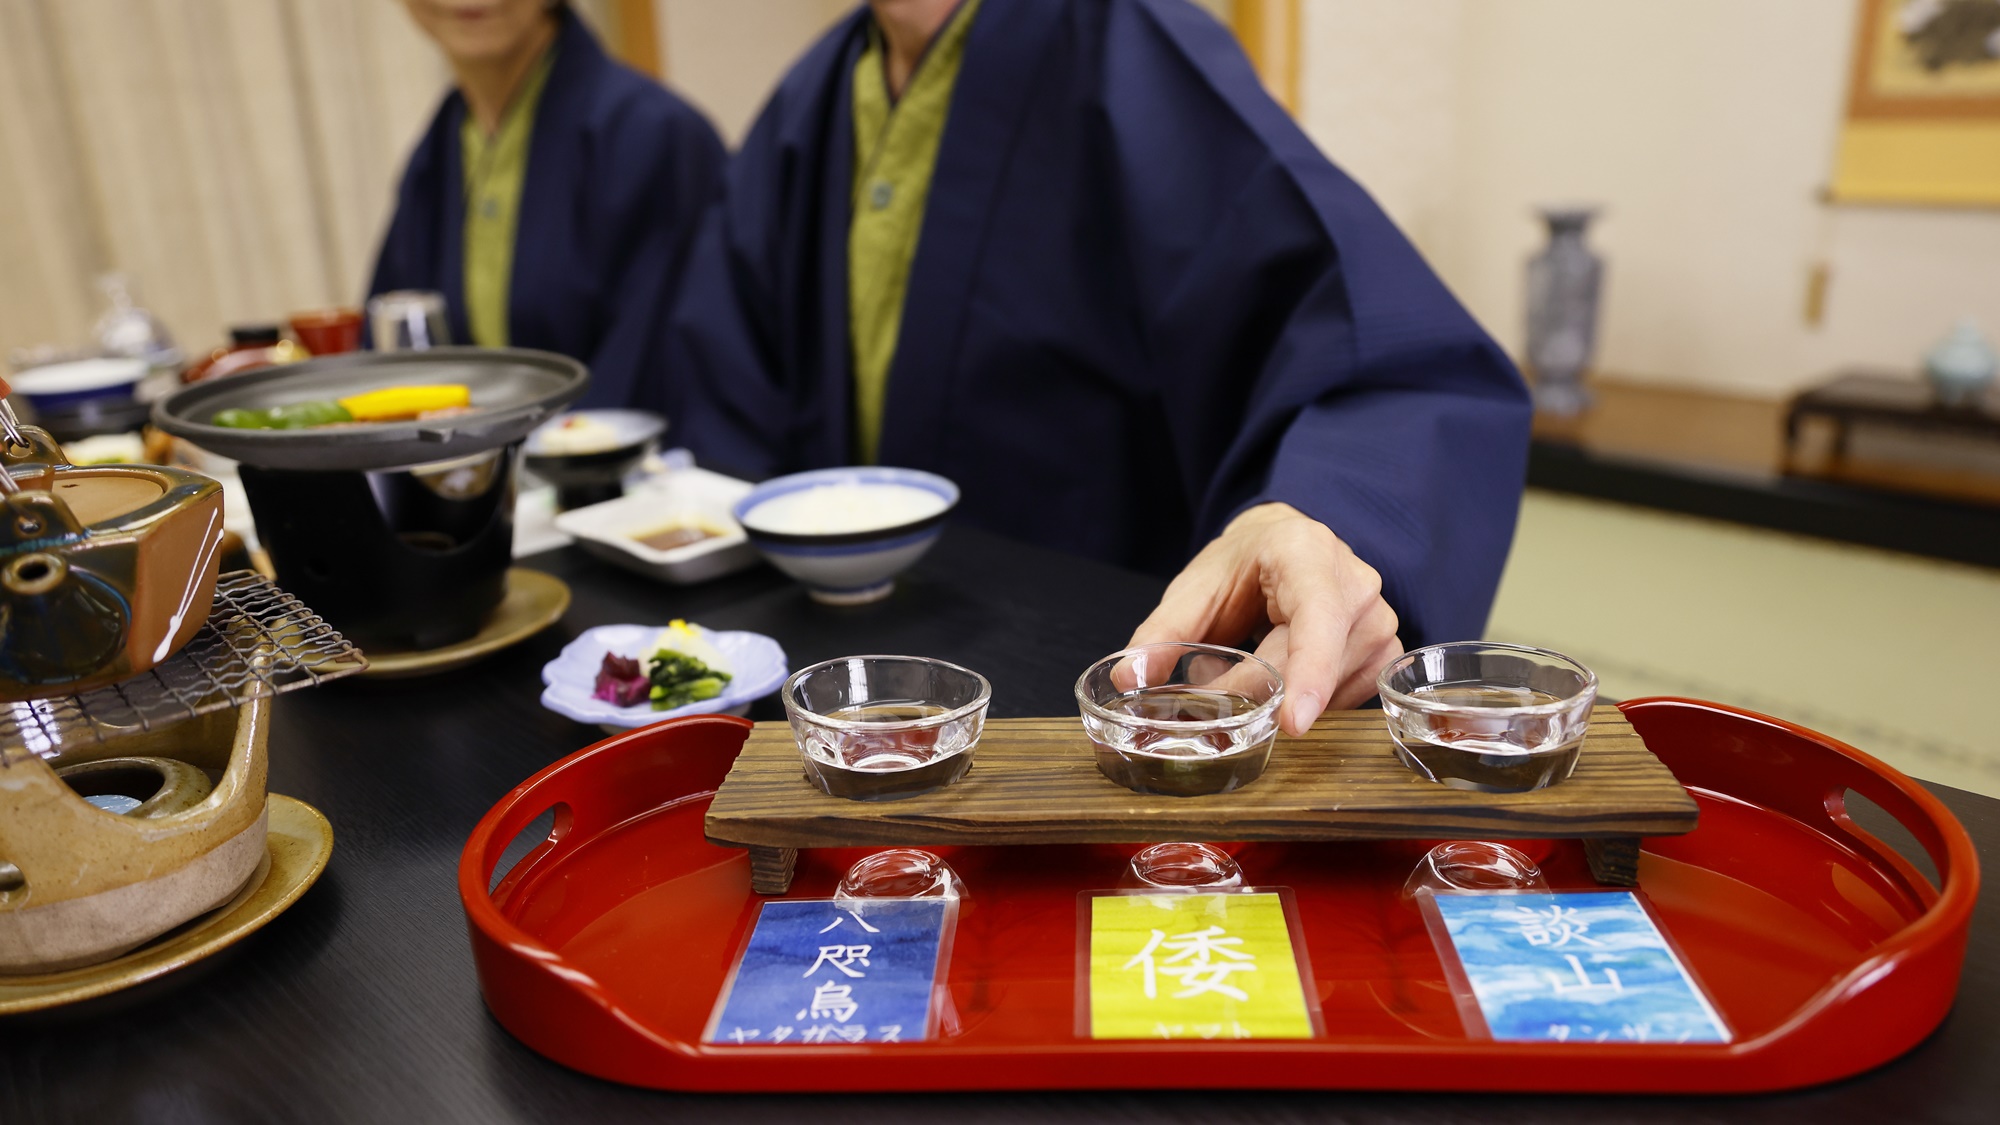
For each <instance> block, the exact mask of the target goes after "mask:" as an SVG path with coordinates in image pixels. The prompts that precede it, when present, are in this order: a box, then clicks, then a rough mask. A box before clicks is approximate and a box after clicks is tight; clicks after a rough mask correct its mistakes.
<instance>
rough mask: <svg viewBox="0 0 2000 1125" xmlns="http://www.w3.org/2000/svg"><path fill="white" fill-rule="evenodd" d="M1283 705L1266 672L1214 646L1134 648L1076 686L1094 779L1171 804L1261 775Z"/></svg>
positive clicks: (1271, 672)
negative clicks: (1170, 799) (1093, 756)
mask: <svg viewBox="0 0 2000 1125" xmlns="http://www.w3.org/2000/svg"><path fill="white" fill-rule="evenodd" d="M1284 698H1285V681H1284V678H1283V677H1281V676H1279V675H1278V670H1277V669H1276V668H1273V667H1271V666H1270V665H1269V664H1266V663H1265V662H1264V661H1262V660H1260V659H1258V658H1257V657H1255V656H1252V655H1250V654H1249V653H1247V652H1242V651H1240V650H1238V649H1233V648H1224V647H1222V646H1221V645H1204V644H1190V643H1178V642H1170V643H1166V644H1151V645H1140V646H1139V647H1137V648H1128V649H1126V650H1124V651H1123V652H1114V653H1112V654H1111V655H1110V656H1107V657H1105V658H1104V659H1102V660H1100V661H1098V662H1097V663H1095V664H1092V665H1091V666H1090V667H1089V668H1087V669H1085V670H1084V673H1083V675H1082V676H1080V677H1078V678H1077V681H1076V701H1077V705H1078V707H1080V708H1081V709H1082V711H1083V729H1084V733H1085V734H1087V735H1089V736H1090V741H1091V743H1092V744H1093V745H1095V746H1096V747H1097V768H1098V770H1099V771H1100V772H1102V773H1103V774H1104V776H1106V777H1108V778H1110V779H1111V780H1113V781H1115V782H1117V783H1118V784H1120V785H1123V786H1124V787H1125V788H1127V789H1130V790H1133V791H1134V792H1138V793H1162V794H1166V795H1169V796H1175V797H1192V796H1197V795H1199V794H1203V793H1227V792H1229V791H1230V790H1233V789H1240V788H1242V787H1243V786H1245V785H1248V784H1250V783H1251V782H1253V781H1255V780H1257V778H1258V777H1260V776H1262V775H1263V773H1264V767H1265V766H1267V765H1269V764H1270V762H1271V743H1272V742H1273V741H1274V740H1275V739H1276V738H1277V735H1278V705H1279V704H1280V703H1282V702H1283V701H1284Z"/></svg>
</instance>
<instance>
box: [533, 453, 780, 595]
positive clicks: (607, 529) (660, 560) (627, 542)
mask: <svg viewBox="0 0 2000 1125" xmlns="http://www.w3.org/2000/svg"><path fill="white" fill-rule="evenodd" d="M750 489H751V485H750V483H749V482H748V481H740V480H737V479H736V478H735V477H730V476H724V475H722V474H721V473H711V472H709V471H708V470H706V469H698V468H693V467H688V468H684V469H674V470H671V471H669V472H668V473H666V474H665V475H663V476H661V477H658V478H655V479H653V480H649V481H647V482H646V483H644V484H639V485H632V486H630V487H628V488H627V490H626V492H625V495H623V496H621V497H619V498H618V499H616V500H606V501H605V502H604V503H602V504H592V505H590V506H589V507H587V508H577V509H574V510H572V511H568V512H563V513H561V514H559V515H558V516H556V518H555V527H556V530H557V531H560V532H562V533H563V534H564V535H568V536H570V537H572V538H573V539H575V540H576V544H577V546H579V547H582V548H583V549H584V550H586V551H589V552H590V553H591V554H593V555H596V556H597V557H598V558H601V559H603V560H605V561H606V562H609V563H612V564H614V565H616V566H622V567H624V568H625V569H627V570H631V571H637V572H638V573H640V574H643V575H646V576H647V577H649V578H656V579H659V580H660V581H662V582H671V583H673V584H675V585H678V586H687V585H691V584H693V583H696V582H706V581H708V580H709V579H711V578H720V577H722V576H723V575H725V574H734V573H735V572H737V571H739V570H742V569H744V568H745V567H748V566H751V565H753V564H755V563H756V561H757V552H756V550H755V549H753V548H752V547H751V546H750V541H749V539H748V538H747V537H746V536H745V535H744V534H743V528H742V526H741V525H740V524H738V523H737V522H736V518H735V517H734V516H733V515H731V514H730V508H731V507H732V506H733V505H735V503H736V502H737V501H739V500H741V499H742V498H743V497H744V496H746V495H748V494H749V492H750ZM675 523H695V524H700V525H704V526H706V527H708V528H710V529H712V530H715V531H719V532H721V533H722V534H720V535H717V536H714V537H712V538H708V539H703V540H701V541H700V542H698V543H690V544H688V545H687V546H685V547H676V548H674V549H673V550H670V551H662V550H657V549H655V548H653V547H649V546H647V545H646V544H644V543H641V542H639V540H638V539H637V538H635V536H638V535H644V534H646V533H648V532H651V531H657V530H660V529H661V528H665V527H668V526H670V525H672V524H675Z"/></svg>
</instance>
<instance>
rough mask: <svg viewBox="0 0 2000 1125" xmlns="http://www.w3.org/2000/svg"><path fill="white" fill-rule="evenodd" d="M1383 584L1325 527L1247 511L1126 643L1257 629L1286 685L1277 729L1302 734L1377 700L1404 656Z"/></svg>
mask: <svg viewBox="0 0 2000 1125" xmlns="http://www.w3.org/2000/svg"><path fill="white" fill-rule="evenodd" d="M1396 624H1397V622H1396V611H1395V610H1393V609H1390V608H1389V603H1388V602H1385V601H1383V600H1382V576H1381V575H1379V574H1377V573H1376V572H1375V568H1374V567H1372V566H1369V565H1368V564H1367V563H1365V562H1362V561H1361V559H1360V558H1359V557H1357V556H1356V555H1355V553H1354V552H1353V551H1352V550H1351V549H1349V547H1348V546H1347V544H1346V543H1343V542H1341V540H1340V537H1339V536H1337V535H1335V534H1334V533H1333V532H1332V530H1330V529H1329V528H1328V527H1327V526H1326V525H1325V524H1323V523H1320V522H1319V521H1318V520H1316V519H1313V518H1312V517H1310V516H1308V515H1306V514H1305V513H1304V512H1301V511H1299V510H1298V509H1297V508H1294V507H1292V506H1291V505H1290V504H1279V503H1271V504H1259V505H1257V506H1256V507H1254V508H1250V509H1247V510H1245V511H1244V512H1243V513H1242V514H1240V515H1238V516H1237V517H1236V518H1235V519H1234V520H1231V521H1230V523H1229V526H1228V527H1226V528H1224V529H1223V531H1222V534H1220V535H1218V536H1216V537H1215V538H1214V539H1213V540H1212V541H1210V543H1209V544H1208V546H1206V547H1203V548H1202V550H1201V553H1200V554H1198V555H1196V556H1195V557H1194V558H1193V560H1191V561H1190V562H1189V563H1188V564H1187V566H1185V567H1183V568H1182V569H1181V572H1180V574H1178V575H1176V576H1175V577H1174V580H1173V582H1171V583H1169V584H1168V586H1167V592H1166V594H1165V595H1163V596H1162V597H1161V598H1160V604H1159V606H1158V607H1157V608H1155V609H1154V610H1153V612H1152V614H1151V615H1150V616H1148V617H1147V618H1146V620H1145V621H1144V622H1142V623H1140V625H1139V628H1138V631H1136V632H1134V633H1133V634H1132V642H1131V643H1132V644H1134V645H1142V644H1154V643H1156V642H1160V641H1204V642H1208V643H1211V644H1225V645H1233V644H1238V643H1240V642H1241V641H1242V640H1243V638H1245V637H1247V636H1250V635H1251V634H1252V632H1253V631H1255V630H1257V629H1259V628H1262V627H1264V626H1269V627H1270V632H1269V633H1267V634H1266V635H1265V636H1264V639H1263V641H1262V642H1261V643H1260V644H1258V646H1257V655H1258V656H1261V657H1263V658H1264V659H1265V660H1268V661H1270V662H1271V664H1272V665H1274V666H1275V667H1276V668H1277V669H1278V671H1279V672H1281V673H1283V674H1284V677H1285V694H1286V699H1285V703H1284V707H1283V709H1282V710H1281V711H1279V713H1278V723H1279V725H1280V726H1282V727H1284V729H1285V730H1286V732H1288V733H1290V734H1295V735H1297V734H1304V733H1305V731H1306V729H1307V728H1308V727H1310V726H1312V724H1313V720H1315V719H1317V718H1319V716H1320V713H1321V712H1322V711H1324V710H1326V709H1327V708H1329V707H1331V708H1334V709H1345V708H1349V707H1354V706H1356V705H1358V704H1360V703H1361V702H1362V701H1364V700H1366V699H1367V698H1368V697H1369V696H1371V695H1374V694H1375V676H1376V674H1377V673H1378V672H1380V671H1381V670H1382V667H1383V666H1384V665H1386V664H1388V663H1389V662H1390V661H1391V660H1394V659H1395V658H1396V657H1397V656H1399V655H1401V654H1402V651H1403V645H1402V642H1400V641H1398V640H1397V639H1396Z"/></svg>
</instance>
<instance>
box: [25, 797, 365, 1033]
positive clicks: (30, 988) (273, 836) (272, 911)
mask: <svg viewBox="0 0 2000 1125" xmlns="http://www.w3.org/2000/svg"><path fill="white" fill-rule="evenodd" d="M265 807H266V809H267V810H268V811H269V812H270V817H271V820H270V832H269V834H268V835H267V836H266V848H267V850H268V854H267V855H266V856H265V857H264V862H262V863H260V864H258V865H257V873H256V874H254V875H252V876H250V881H249V882H247V883H245V884H243V889H242V890H240V891H238V892H236V897H235V898H232V899H230V900H229V901H228V902H226V903H223V904H222V905H221V906H218V907H216V908H215V909H214V910H211V911H209V912H208V913H206V914H204V915H202V916H201V917H199V918H196V919H195V920H193V921H192V922H189V923H187V924H186V925H184V926H181V927H180V928H179V929H175V930H171V931H169V932H167V933H165V934H162V935H160V936H159V937H157V938H154V939H153V940H152V941H150V942H147V943H146V944H145V945H142V946H140V947H139V948H137V949H135V950H133V951H132V952H130V953H127V954H125V955H124V956H123V957H117V958H114V959H112V960H110V961H106V962H104V963H103V964H100V965H90V966H86V967H85V968H81V969H70V970H68V971H67V972H61V973H36V974H33V975H23V976H0V1016H4V1015H9V1014H11V1013H14V1012H32V1011H34V1010H35V1009H37V1008H52V1007H54V1006H56V1005H58V1004H70V1003H74V1002H75V1001H78V1000H88V999H90V998H91V997H93V996H102V995H104V994H105V993H107V992H116V991H118V990H119V989H121V988H130V987H132V986H133V985H135V984H138V983H139V982H141V981H148V980H151V979H153V978H154V977H157V976H159V975H161V974H162V973H170V972H172V971H174V970H175V969H178V968H180V967H181V966H183V965H189V964H192V963H194V962H196V961H199V960H201V959H202V958H204V957H206V956H208V955H209V954H211V953H214V952H215V951H216V950H219V949H226V948H228V947H229V946H231V945H234V944H236V943H237V942H238V941H241V940H242V939H243V938H244V937H246V936H248V935H250V934H252V933H254V932H256V931H257V930H258V929H260V928H262V927H263V925H264V923H266V922H269V921H270V920H271V919H273V918H276V917H277V916H278V915H280V914H282V913H284V911H285V908H286V907H288V906H290V905H291V904H292V903H294V902H297V901H298V899H299V896H300V895H302V894H304V893H306V888H308V887H310V886H312V885H313V881H314V880H316V879H318V878H319V873H320V872H322V871H324V870H326V860H327V857H328V856H330V855H332V854H333V826H332V825H330V824H328V823H327V822H326V818H325V817H324V816H321V815H320V812H319V810H318V809H316V808H313V807H312V806H311V805H308V804H306V803H305V802H304V801H296V800H293V799H292V798H290V797H285V796H281V795H279V794H277V793H273V794H271V796H270V799H269V803H268V804H267V805H266V806H265Z"/></svg>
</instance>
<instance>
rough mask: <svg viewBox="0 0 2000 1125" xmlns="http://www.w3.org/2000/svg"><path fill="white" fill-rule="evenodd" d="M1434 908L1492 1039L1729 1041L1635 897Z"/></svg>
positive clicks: (1452, 902) (1486, 898)
mask: <svg viewBox="0 0 2000 1125" xmlns="http://www.w3.org/2000/svg"><path fill="white" fill-rule="evenodd" d="M1433 902H1434V905H1435V908H1436V910H1437V915H1438V920H1439V921H1440V922H1442V924H1443V926H1444V929H1445V932H1446V933H1447V934H1448V935H1449V938H1450V942H1451V946H1452V949H1453V951H1454V952H1456V953H1457V955H1458V962H1459V967H1460V969H1461V970H1462V971H1463V973H1464V976H1465V985H1466V986H1468V987H1470V989H1471V991H1472V994H1473V997H1474V998H1475V999H1476V1000H1477V1001H1478V1005H1479V1013H1480V1015H1481V1016H1483V1017H1484V1019H1485V1021H1486V1027H1487V1030H1488V1031H1489V1032H1490V1033H1491V1034H1492V1036H1493V1038H1495V1039H1501V1040H1508V1041H1513V1042H1547V1041H1556V1042H1578V1041H1582V1042H1598V1043H1607V1042H1608V1043H1727V1042H1729V1038H1730V1036H1729V1029H1728V1028H1727V1027H1725V1026H1724V1025H1723V1023H1722V1019H1721V1017H1719V1016H1718V1015H1717V1014H1716V1011H1715V1008H1714V1007H1713V1006H1712V1005H1711V1004H1710V1003H1709V1002H1708V997H1706V996H1704V995H1702V992H1701V989H1700V987H1699V986H1697V985H1696V984H1695V982H1694V978H1693V977H1691V976H1689V975H1688V971H1687V969H1686V967H1685V966H1683V965H1682V964H1681V961H1680V958H1679V957H1678V956H1676V955H1675V953H1674V951H1673V948H1672V947H1671V946H1669V945H1668V944H1667V940H1666V937H1665V936H1664V935H1662V934H1661V933H1660V930H1659V927H1658V926H1656V925H1655V924H1654V923H1653V916H1652V915H1651V914H1650V913H1648V912H1647V910H1646V908H1645V906H1644V905H1643V904H1642V903H1640V901H1639V899H1638V896H1637V895H1634V894H1633V893H1632V892H1631V891H1582V892H1575V893H1563V894H1439V895H1436V896H1434V898H1433Z"/></svg>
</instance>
